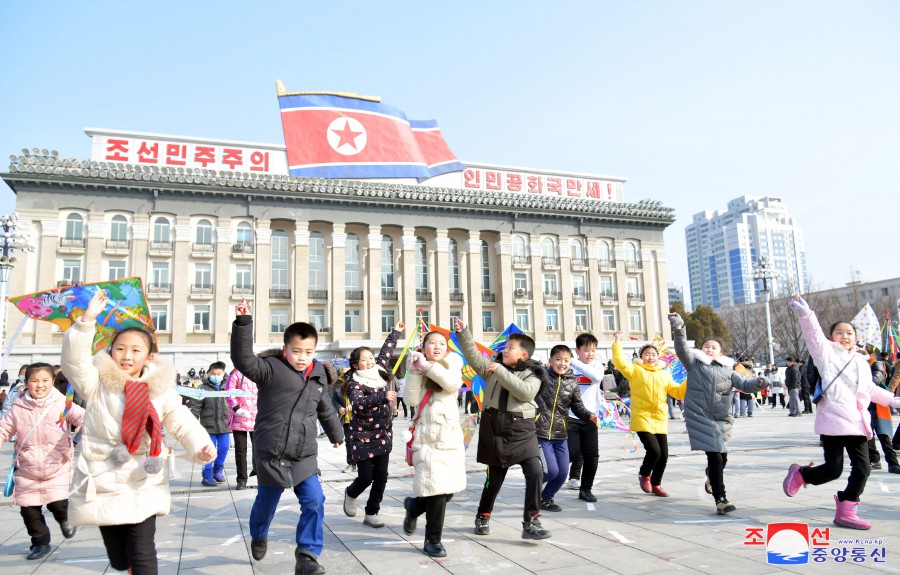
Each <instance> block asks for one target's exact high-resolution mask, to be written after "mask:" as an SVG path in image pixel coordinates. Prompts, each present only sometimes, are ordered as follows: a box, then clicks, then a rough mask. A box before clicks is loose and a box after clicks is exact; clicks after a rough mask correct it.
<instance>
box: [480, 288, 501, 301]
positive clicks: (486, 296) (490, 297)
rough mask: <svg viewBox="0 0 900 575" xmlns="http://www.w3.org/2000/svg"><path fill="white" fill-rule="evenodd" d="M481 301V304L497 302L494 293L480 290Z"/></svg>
mask: <svg viewBox="0 0 900 575" xmlns="http://www.w3.org/2000/svg"><path fill="white" fill-rule="evenodd" d="M481 301H482V303H494V302H496V301H497V295H496V294H495V293H494V292H490V291H483V290H482V292H481Z"/></svg>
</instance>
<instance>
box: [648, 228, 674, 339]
mask: <svg viewBox="0 0 900 575" xmlns="http://www.w3.org/2000/svg"><path fill="white" fill-rule="evenodd" d="M644 266H645V267H644V280H645V282H646V280H647V278H648V277H649V278H651V283H650V284H646V283H645V284H644V291H645V293H646V294H647V296H646V297H647V306H646V309H647V310H648V311H647V318H646V319H647V337H653V334H655V333H661V334H662V336H663V338H664V339H665V340H666V341H671V340H672V324H670V323H669V321H668V319H667V317H666V316H667V315H668V313H669V289H668V282H667V275H666V252H665V250H663V248H662V246H660V247H659V248H658V249H654V250H647V256H645V259H644ZM648 267H649V268H650V269H649V270H648V269H647V268H648ZM648 285H650V286H653V288H654V289H653V291H652V292H651V291H650V290H649V289H648ZM650 314H653V320H654V321H653V323H651V322H650Z"/></svg>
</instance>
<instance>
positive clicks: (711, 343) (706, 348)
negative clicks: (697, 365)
mask: <svg viewBox="0 0 900 575" xmlns="http://www.w3.org/2000/svg"><path fill="white" fill-rule="evenodd" d="M700 351H702V352H703V353H705V354H706V355H708V356H709V357H711V358H713V359H719V358H720V357H722V346H721V345H719V342H717V341H716V340H714V339H708V340H706V341H704V342H703V345H702V346H701V347H700Z"/></svg>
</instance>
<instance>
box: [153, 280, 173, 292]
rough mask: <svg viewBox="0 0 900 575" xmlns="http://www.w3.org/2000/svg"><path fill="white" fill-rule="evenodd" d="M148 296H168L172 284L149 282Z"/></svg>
mask: <svg viewBox="0 0 900 575" xmlns="http://www.w3.org/2000/svg"><path fill="white" fill-rule="evenodd" d="M147 293H148V294H170V293H172V284H170V283H159V282H151V283H150V284H148V285H147Z"/></svg>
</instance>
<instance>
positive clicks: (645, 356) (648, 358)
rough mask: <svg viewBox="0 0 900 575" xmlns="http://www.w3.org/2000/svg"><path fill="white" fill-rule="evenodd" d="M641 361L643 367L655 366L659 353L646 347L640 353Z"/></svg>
mask: <svg viewBox="0 0 900 575" xmlns="http://www.w3.org/2000/svg"><path fill="white" fill-rule="evenodd" d="M641 361H642V362H644V365H656V362H658V361H659V352H658V351H656V348H653V347H648V348H646V349H645V350H644V351H642V352H641Z"/></svg>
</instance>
